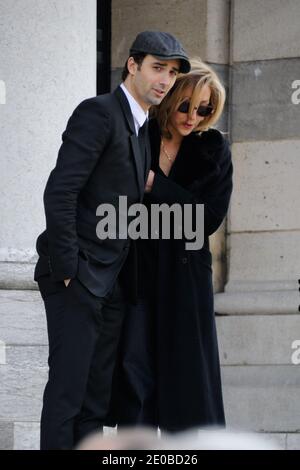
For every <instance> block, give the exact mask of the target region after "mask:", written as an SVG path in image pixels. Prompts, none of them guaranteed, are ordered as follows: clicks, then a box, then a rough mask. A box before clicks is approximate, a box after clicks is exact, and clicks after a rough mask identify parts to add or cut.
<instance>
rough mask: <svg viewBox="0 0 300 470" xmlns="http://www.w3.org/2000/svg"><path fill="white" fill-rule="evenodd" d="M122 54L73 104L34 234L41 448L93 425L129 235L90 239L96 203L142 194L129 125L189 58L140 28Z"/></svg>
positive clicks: (137, 143)
mask: <svg viewBox="0 0 300 470" xmlns="http://www.w3.org/2000/svg"><path fill="white" fill-rule="evenodd" d="M129 54H130V57H129V58H128V60H127V61H126V64H125V69H124V71H123V76H122V79H123V83H122V84H121V85H120V86H119V87H118V88H117V89H116V90H115V91H114V92H113V93H111V94H105V95H101V96H97V97H94V98H90V99H86V100H84V101H83V102H82V103H80V104H79V106H78V107H77V108H76V109H75V111H74V112H73V114H72V116H71V117H70V119H69V121H68V124H67V128H66V130H65V131H64V133H63V135H62V140H63V143H62V146H61V148H60V150H59V154H58V158H57V162H56V166H55V168H54V169H53V171H52V172H51V174H50V176H49V179H48V182H47V185H46V189H45V192H44V206H45V215H46V230H45V231H44V232H43V233H41V234H40V235H39V237H38V239H37V244H36V248H37V252H38V254H39V259H38V262H37V265H36V268H35V274H34V279H35V280H36V281H37V282H38V285H39V289H40V292H41V296H42V298H43V300H44V304H45V310H46V316H47V326H48V337H49V359H48V363H49V379H48V382H47V385H46V388H45V392H44V399H43V410H42V418H41V449H72V448H74V446H75V445H76V444H77V443H78V442H79V441H80V440H81V439H82V438H83V437H84V436H86V435H87V434H88V433H90V432H91V431H94V430H96V429H101V428H102V427H103V423H104V421H105V417H106V414H107V411H108V407H109V400H110V395H111V382H112V374H113V369H114V365H115V358H116V350H117V344H118V339H119V335H120V330H121V325H122V318H123V300H124V299H123V295H124V286H123V285H122V283H120V281H119V274H120V271H121V268H122V266H123V265H124V261H125V259H126V258H127V255H128V252H129V247H130V242H129V240H128V238H125V239H124V238H118V237H117V238H114V239H113V238H107V239H99V238H98V236H97V233H96V226H97V223H98V222H99V217H97V215H96V211H97V208H98V206H99V205H101V204H105V203H109V204H111V205H112V206H113V207H115V209H116V213H117V219H118V204H119V196H120V195H122V196H127V204H128V206H129V205H130V204H134V203H137V202H141V201H142V198H143V194H144V189H145V184H146V181H147V176H148V173H149V170H150V155H149V148H148V147H149V145H148V144H149V143H148V142H147V130H146V131H145V132H144V133H143V134H142V131H141V132H140V133H139V130H140V128H142V130H144V128H145V126H144V124H145V122H146V123H147V115H148V109H149V107H150V106H151V105H157V104H159V103H160V102H161V100H162V99H163V97H164V96H165V95H166V93H168V91H169V90H170V88H171V87H172V86H173V84H174V82H175V79H176V75H177V73H178V72H188V71H189V68H190V64H189V61H188V58H187V55H186V53H185V51H184V49H183V48H182V46H181V44H180V43H179V42H178V41H177V39H176V38H174V37H173V36H172V35H170V34H168V33H161V32H154V31H145V32H143V33H140V34H139V35H138V36H137V37H136V39H135V41H134V43H133V44H132V46H131V49H130V52H129ZM146 125H147V124H146ZM128 266H131V268H132V269H131V270H129V271H126V272H125V275H124V280H126V282H127V286H128V287H129V286H130V287H131V291H132V295H134V292H135V279H136V272H135V266H136V262H135V260H134V258H133V261H132V262H131V263H128ZM125 293H129V292H127V288H125Z"/></svg>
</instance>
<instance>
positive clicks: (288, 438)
mask: <svg viewBox="0 0 300 470" xmlns="http://www.w3.org/2000/svg"><path fill="white" fill-rule="evenodd" d="M228 430H230V428H228ZM233 431H234V430H233ZM116 432H117V430H116V429H115V428H104V435H108V434H115V433H116ZM39 433H40V425H39V422H34V421H32V422H4V421H3V422H1V421H0V450H38V449H39V439H40V435H39ZM258 435H259V436H262V437H263V438H264V441H265V442H268V441H269V442H270V444H273V445H276V446H278V447H279V448H280V449H282V450H300V433H271V432H270V433H258Z"/></svg>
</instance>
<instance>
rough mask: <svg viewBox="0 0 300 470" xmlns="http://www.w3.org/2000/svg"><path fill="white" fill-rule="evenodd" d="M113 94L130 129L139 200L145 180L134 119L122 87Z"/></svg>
mask: <svg viewBox="0 0 300 470" xmlns="http://www.w3.org/2000/svg"><path fill="white" fill-rule="evenodd" d="M114 94H115V96H116V97H117V99H118V101H119V103H120V105H121V108H122V111H123V114H124V116H125V119H126V123H127V125H128V127H129V129H130V132H131V135H130V142H131V147H132V154H133V160H134V163H135V168H136V176H137V182H138V187H139V192H140V200H142V198H143V196H144V191H145V180H144V169H143V163H142V156H141V152H140V146H139V141H138V138H137V135H136V133H135V126H134V121H133V116H132V113H131V109H130V106H129V103H128V101H127V98H126V96H125V94H124V92H123V91H122V88H120V87H118V88H117V89H116V90H115V91H114Z"/></svg>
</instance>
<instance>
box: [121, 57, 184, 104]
mask: <svg viewBox="0 0 300 470" xmlns="http://www.w3.org/2000/svg"><path fill="white" fill-rule="evenodd" d="M179 67H180V61H179V60H178V59H175V60H161V59H157V58H156V57H153V56H152V55H147V56H146V57H145V58H144V60H143V62H142V64H141V65H140V66H138V64H136V62H134V60H133V58H129V60H128V70H129V73H130V88H131V93H132V94H133V96H134V98H135V99H136V100H137V102H138V103H139V104H140V105H141V107H142V108H143V109H145V110H146V109H148V108H149V107H150V106H152V105H158V104H160V102H161V101H162V100H163V98H164V97H165V96H166V94H167V93H168V91H169V90H170V89H171V88H172V86H173V85H174V83H175V80H176V76H177V74H178V72H179Z"/></svg>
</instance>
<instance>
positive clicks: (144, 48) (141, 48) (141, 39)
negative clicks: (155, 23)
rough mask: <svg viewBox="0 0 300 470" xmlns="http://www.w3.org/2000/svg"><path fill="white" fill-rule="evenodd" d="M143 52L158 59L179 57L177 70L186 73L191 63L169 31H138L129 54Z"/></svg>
mask: <svg viewBox="0 0 300 470" xmlns="http://www.w3.org/2000/svg"><path fill="white" fill-rule="evenodd" d="M138 53H145V54H150V55H153V56H154V57H158V58H159V59H164V60H172V59H180V69H179V72H181V73H187V72H189V71H190V69H191V64H190V62H189V58H188V56H187V53H186V52H185V50H184V49H183V47H182V45H181V43H180V42H179V41H178V39H176V38H175V37H174V36H172V34H170V33H163V32H161V31H143V32H142V33H139V34H138V35H137V37H136V38H135V40H134V41H133V44H132V46H131V48H130V50H129V55H132V54H138Z"/></svg>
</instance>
